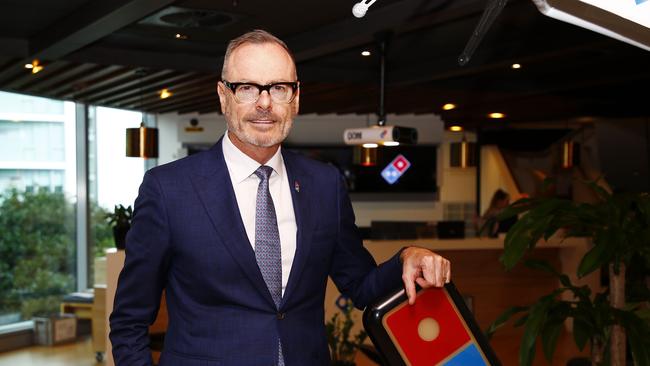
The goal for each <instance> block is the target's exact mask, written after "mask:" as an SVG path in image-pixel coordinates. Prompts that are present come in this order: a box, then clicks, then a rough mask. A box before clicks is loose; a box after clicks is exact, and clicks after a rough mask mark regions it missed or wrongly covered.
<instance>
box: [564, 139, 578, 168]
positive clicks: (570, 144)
mask: <svg viewBox="0 0 650 366" xmlns="http://www.w3.org/2000/svg"><path fill="white" fill-rule="evenodd" d="M578 164H580V144H579V143H577V142H574V141H573V140H571V139H569V140H566V141H564V143H562V168H563V169H571V168H573V167H574V166H575V165H578Z"/></svg>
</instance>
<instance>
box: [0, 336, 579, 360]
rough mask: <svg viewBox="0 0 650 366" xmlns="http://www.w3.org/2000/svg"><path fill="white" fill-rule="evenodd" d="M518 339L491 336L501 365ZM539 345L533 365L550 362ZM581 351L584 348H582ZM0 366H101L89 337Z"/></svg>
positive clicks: (562, 349) (567, 343) (565, 351)
mask: <svg viewBox="0 0 650 366" xmlns="http://www.w3.org/2000/svg"><path fill="white" fill-rule="evenodd" d="M519 342H520V339H517V338H513V337H506V338H499V337H496V338H495V339H494V344H493V348H494V350H495V352H497V355H498V357H499V358H500V360H501V363H502V364H503V366H511V365H516V364H517V353H518V349H519ZM541 353H542V352H541V349H538V352H537V357H536V360H535V363H534V365H535V366H538V365H539V366H542V365H549V363H548V362H546V361H545V360H544V359H543V356H542V355H541ZM579 353H580V352H578V351H577V350H576V348H575V345H574V343H573V341H572V339H570V336H569V335H568V334H567V333H563V334H562V335H561V336H560V339H559V342H558V346H557V351H556V355H555V356H556V357H555V360H554V362H553V364H552V365H557V366H564V365H566V362H567V361H568V360H569V359H570V358H572V357H573V356H575V355H577V354H579ZM583 354H584V352H583ZM357 364H358V365H360V366H364V365H373V363H370V362H369V361H367V360H366V359H365V358H364V357H359V359H357ZM0 366H104V364H103V363H97V362H96V361H95V354H94V352H93V350H92V342H91V340H90V338H87V339H84V340H81V341H79V342H76V343H70V344H64V345H59V346H53V347H44V346H34V347H27V348H23V349H19V350H16V351H11V352H6V353H0Z"/></svg>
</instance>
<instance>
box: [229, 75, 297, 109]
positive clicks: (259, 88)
mask: <svg viewBox="0 0 650 366" xmlns="http://www.w3.org/2000/svg"><path fill="white" fill-rule="evenodd" d="M221 82H222V83H223V85H225V86H226V87H227V88H228V89H230V91H231V92H232V94H233V95H234V96H235V101H237V103H254V102H256V101H257V99H258V98H259V97H260V94H262V92H263V91H266V92H267V93H269V95H270V96H271V100H272V101H273V102H275V103H291V102H292V101H293V99H294V98H295V97H296V94H297V93H296V92H297V91H298V82H297V81H294V82H280V83H272V84H267V85H260V84H256V83H231V82H229V81H226V80H222V81H221Z"/></svg>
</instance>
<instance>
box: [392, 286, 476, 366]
mask: <svg viewBox="0 0 650 366" xmlns="http://www.w3.org/2000/svg"><path fill="white" fill-rule="evenodd" d="M415 303H416V305H417V306H410V305H408V304H402V306H399V307H396V308H394V309H393V310H391V311H390V312H388V313H387V314H386V316H385V317H384V320H383V322H384V327H385V328H386V330H387V331H388V334H389V336H390V338H391V339H392V340H393V342H394V344H395V346H396V347H397V350H398V351H399V353H400V354H401V355H402V358H403V359H404V361H406V364H407V365H473V366H484V365H485V366H488V365H489V363H487V361H486V360H485V357H484V356H483V355H482V353H481V352H480V350H479V348H478V347H477V344H476V341H475V339H474V337H473V336H472V333H471V332H470V331H469V329H467V327H466V326H465V324H464V323H463V322H462V321H461V320H462V317H460V316H459V314H458V312H457V310H456V308H455V307H454V305H453V303H452V301H451V299H450V298H449V296H447V294H446V292H445V291H444V290H442V289H430V290H426V291H420V293H419V294H418V297H417V300H416V302H415Z"/></svg>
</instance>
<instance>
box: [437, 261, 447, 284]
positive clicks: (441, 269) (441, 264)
mask: <svg viewBox="0 0 650 366" xmlns="http://www.w3.org/2000/svg"><path fill="white" fill-rule="evenodd" d="M435 273H436V287H442V286H444V285H445V281H446V279H445V273H446V269H445V259H444V258H443V257H440V256H438V257H436V272H435Z"/></svg>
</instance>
